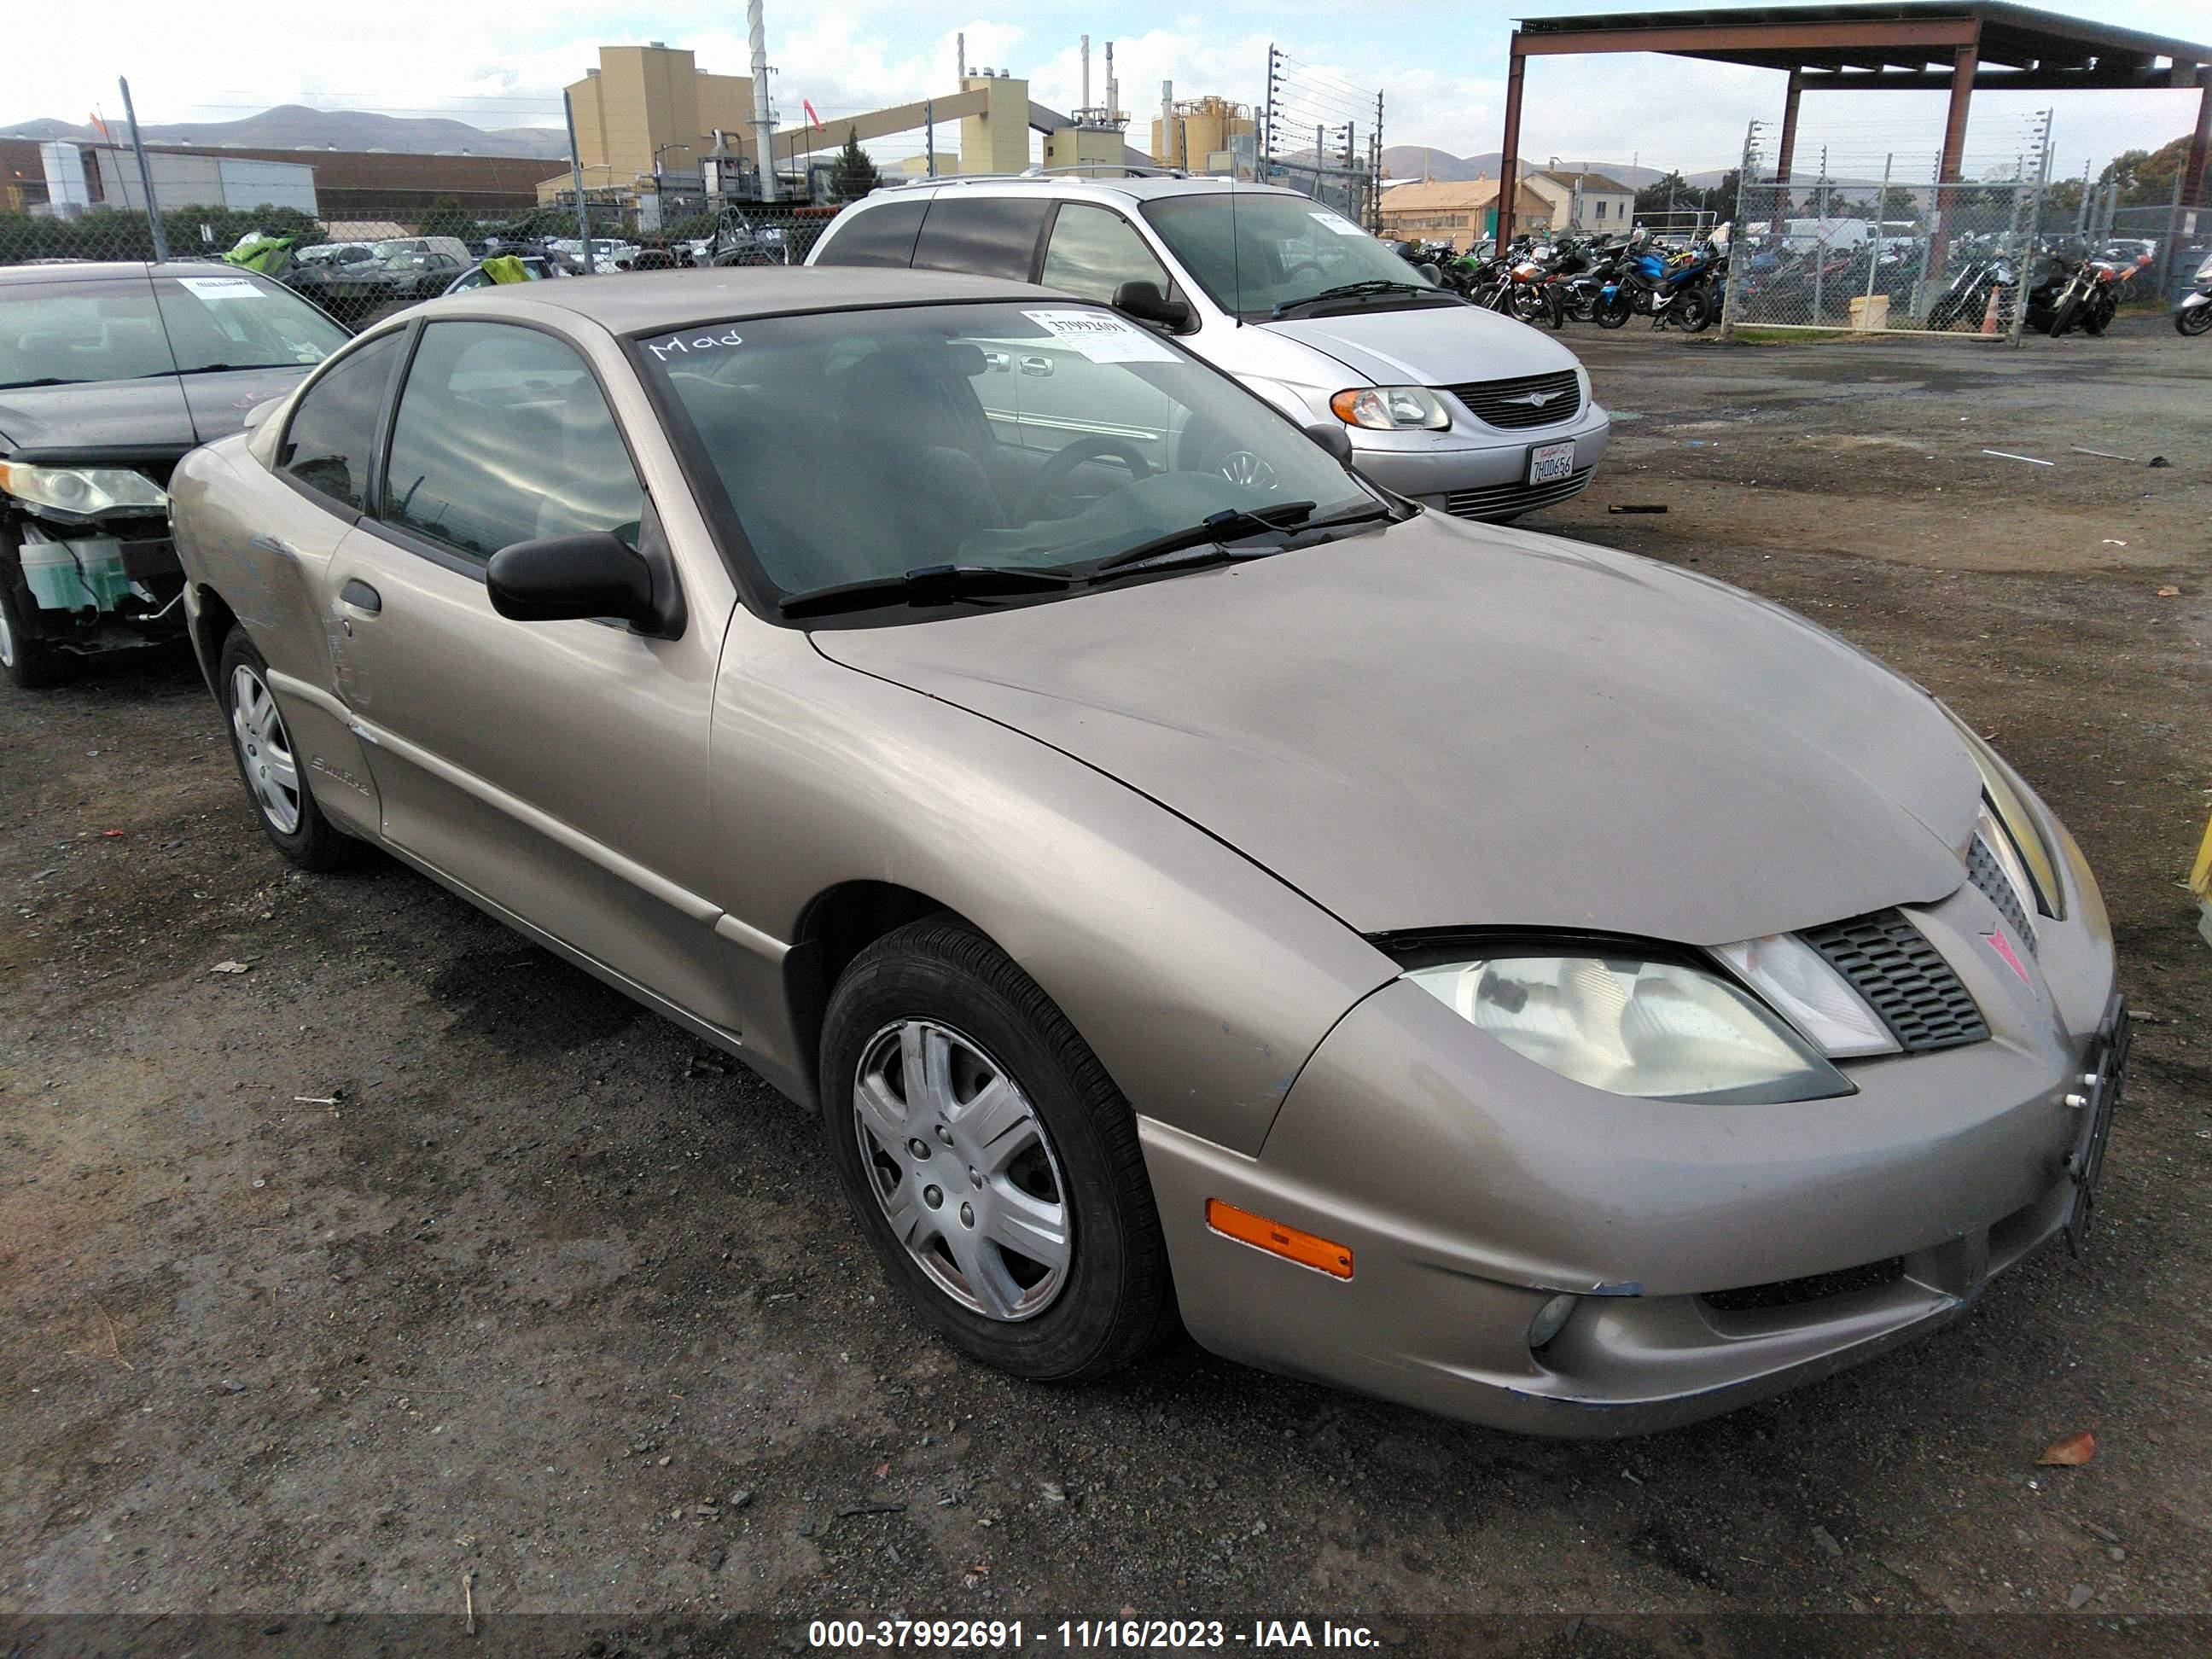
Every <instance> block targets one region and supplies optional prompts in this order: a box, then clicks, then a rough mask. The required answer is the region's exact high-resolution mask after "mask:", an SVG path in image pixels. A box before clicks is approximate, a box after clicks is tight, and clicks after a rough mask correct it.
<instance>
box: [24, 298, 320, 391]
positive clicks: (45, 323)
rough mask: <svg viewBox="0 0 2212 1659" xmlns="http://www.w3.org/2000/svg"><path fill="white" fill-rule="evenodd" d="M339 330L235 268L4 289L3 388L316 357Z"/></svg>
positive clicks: (315, 359) (270, 364)
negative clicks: (226, 272) (230, 271)
mask: <svg viewBox="0 0 2212 1659" xmlns="http://www.w3.org/2000/svg"><path fill="white" fill-rule="evenodd" d="M345 341H346V334H345V331H344V330H343V329H342V328H340V327H339V326H338V325H337V324H335V323H333V322H331V320H330V319H328V318H326V317H325V316H324V315H323V314H322V313H320V312H319V311H317V310H316V309H315V308H314V307H313V306H311V305H309V304H307V301H304V300H301V299H300V298H299V297H298V296H297V295H294V294H291V293H290V292H289V291H287V290H286V289H282V288H279V287H278V286H277V285H276V283H270V282H267V281H264V279H262V278H261V277H258V276H252V275H250V274H248V273H246V272H244V271H240V272H239V273H237V274H235V275H224V274H220V273H216V272H210V273H208V274H206V275H204V276H201V275H194V276H155V278H153V279H152V281H151V282H140V281H129V280H126V281H122V282H105V281H103V282H88V283H86V282H79V283H26V284H22V285H16V284H9V286H8V287H6V288H4V289H0V386H49V385H76V384H82V383H85V382H90V381H98V380H144V379H146V378H148V377H149V376H152V375H158V374H177V373H179V372H182V373H185V374H203V373H207V372H210V371H212V370H215V369H217V368H276V367H279V366H283V367H290V366H292V365H295V364H309V363H319V362H322V360H323V359H324V358H325V357H327V356H330V355H331V353H332V352H333V351H335V350H337V349H338V348H339V347H340V346H342V345H343V344H344V343H345Z"/></svg>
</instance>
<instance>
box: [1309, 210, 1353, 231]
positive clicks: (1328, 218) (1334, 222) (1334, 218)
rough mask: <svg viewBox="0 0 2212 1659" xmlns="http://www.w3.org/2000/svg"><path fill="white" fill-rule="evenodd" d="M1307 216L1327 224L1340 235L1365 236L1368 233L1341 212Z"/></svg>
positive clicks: (1319, 222)
mask: <svg viewBox="0 0 2212 1659" xmlns="http://www.w3.org/2000/svg"><path fill="white" fill-rule="evenodd" d="M1306 217H1307V218H1309V219H1311V220H1313V221H1314V222H1316V223H1318V224H1323V225H1327V226H1328V228H1330V229H1331V230H1333V231H1334V232H1335V233H1336V234H1338V235H1340V236H1364V235H1365V234H1367V233H1366V232H1365V231H1364V230H1362V229H1360V228H1359V227H1358V225H1355V224H1353V223H1352V221H1351V220H1349V219H1347V218H1346V217H1345V216H1343V215H1342V214H1340V213H1309V214H1308V215H1306Z"/></svg>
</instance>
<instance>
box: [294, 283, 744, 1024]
mask: <svg viewBox="0 0 2212 1659" xmlns="http://www.w3.org/2000/svg"><path fill="white" fill-rule="evenodd" d="M586 326H591V325H586ZM607 367H609V368H610V369H611V370H612V371H613V372H615V373H616V374H618V375H619V376H620V377H621V379H620V380H617V390H618V392H619V395H620V398H621V402H622V406H623V408H624V411H625V413H624V416H623V419H619V420H618V419H617V415H616V413H615V408H614V407H613V406H611V403H610V399H609V397H608V394H607V391H606V389H605V383H603V382H602V380H600V378H599V374H597V373H595V371H594V369H593V368H592V364H591V363H590V362H588V361H587V360H586V356H585V355H584V353H583V352H582V351H581V350H580V349H579V346H578V344H577V343H574V342H572V341H570V340H568V339H566V338H564V337H562V336H561V335H559V334H556V333H555V332H553V331H550V330H548V329H545V328H542V327H538V326H535V325H526V324H523V323H520V322H513V321H492V320H487V321H477V320H474V319H470V320H465V321H464V320H446V319H439V320H433V321H430V322H428V323H426V324H425V325H423V326H422V329H421V331H420V333H419V336H418V337H417V341H416V346H415V349H414V353H413V356H412V358H411V360H410V363H409V365H408V368H407V371H406V375H405V379H404V382H403V384H402V386H401V387H400V390H399V392H398V398H396V400H395V404H394V408H393V412H392V417H391V421H390V425H389V432H388V435H387V437H386V441H385V445H384V455H385V459H384V465H383V468H382V476H381V478H380V482H379V487H378V489H377V492H376V495H375V497H374V507H373V509H372V513H371V514H370V515H369V516H366V517H364V518H363V519H362V521H361V523H360V525H359V526H357V527H356V530H355V531H354V532H353V533H352V534H350V535H349V536H348V537H347V538H346V539H345V541H344V542H343V544H341V545H340V548H339V550H338V554H337V558H336V559H335V560H334V561H333V562H332V568H331V580H332V582H333V584H334V591H333V594H332V599H333V604H334V605H335V607H336V610H337V615H338V616H339V617H340V618H341V619H342V626H343V634H344V641H345V643H344V651H343V672H342V674H341V677H340V684H339V690H340V695H341V696H343V698H344V700H345V702H346V703H347V705H348V706H349V708H350V709H351V711H352V713H353V715H354V717H355V719H356V723H357V725H358V726H359V728H360V730H361V731H362V733H363V735H364V736H365V737H366V738H368V740H369V741H368V751H369V764H370V767H371V769H372V770H373V772H374V777H375V782H376V787H377V791H378V794H379V797H380V801H381V805H382V828H383V834H384V837H385V839H386V841H387V842H390V843H391V844H392V846H393V847H395V848H398V849H399V850H400V851H401V852H403V853H404V854H406V855H407V856H409V857H410V858H411V859H413V860H416V861H418V862H420V863H421V864H422V865H424V866H428V868H429V869H431V870H432V871H434V872H436V873H438V874H440V875H442V876H444V877H446V878H448V879H450V880H452V881H454V882H456V883H458V884H460V885H462V886H463V887H465V888H466V889H467V890H470V891H471V892H472V893H474V894H476V895H477V896H480V897H482V898H483V899H486V900H489V902H492V903H493V904H495V905H496V906H497V907H499V908H501V909H502V910H504V911H506V912H507V913H508V914H509V915H512V916H513V917H514V918H517V919H519V920H520V921H523V922H525V923H526V924H528V925H529V926H531V927H535V928H538V929H539V930H541V931H542V932H544V933H546V934H549V935H550V936H551V937H553V938H554V939H558V940H560V941H562V942H563V943H565V944H567V945H569V946H571V947H572V948H574V949H575V950H577V951H580V952H582V953H583V954H585V955H586V956H587V957H591V958H592V960H594V961H595V962H597V963H600V964H603V965H604V966H605V967H606V968H608V969H612V970H614V971H615V972H616V973H617V974H618V975H621V976H622V977H623V978H624V979H626V980H629V981H631V982H632V983H634V984H635V985H638V986H641V987H645V988H646V989H647V990H649V991H653V992H656V993H658V994H659V995H660V996H662V997H664V998H665V999H666V1000H669V1001H671V1002H672V1003H674V1004H675V1005H677V1006H678V1007H680V1008H683V1009H685V1010H688V1011H690V1012H692V1013H693V1014H695V1015H696V1016H698V1017H700V1018H704V1019H707V1020H709V1021H711V1022H713V1023H714V1024H717V1025H723V1026H729V1027H734V1026H735V1025H736V1024H737V1023H738V1022H737V1018H736V1010H735V1007H734V1006H733V1001H732V990H731V980H730V977H729V975H728V973H727V971H726V966H725V963H724V960H723V954H722V953H723V951H724V949H725V948H726V947H724V946H722V945H720V943H719V942H718V941H717V940H716V939H715V938H714V923H715V922H716V921H718V920H719V919H720V911H719V909H718V908H716V907H715V906H714V905H713V904H712V903H711V902H709V901H708V899H706V898H705V897H704V896H702V895H703V894H704V893H705V892H706V890H708V887H709V886H710V884H711V876H710V872H711V869H712V867H713V861H712V860H711V858H710V854H711V851H712V849H713V846H714V837H713V835H712V833H711V828H710V825H709V824H708V792H707V743H708V718H709V711H710V708H711V700H712V694H713V689H714V670H715V665H716V659H717V654H718V652H719V648H720V637H721V631H722V629H723V627H724V626H725V625H726V623H727V620H728V617H729V614H730V610H731V607H732V604H733V603H734V598H735V595H734V592H733V590H732V588H731V587H730V586H729V585H728V579H727V577H726V574H723V573H722V572H721V571H720V566H719V565H717V564H715V563H714V562H713V561H712V559H711V558H696V556H695V558H694V562H692V563H690V564H689V565H688V566H687V565H686V563H685V562H684V557H685V555H684V546H683V544H684V543H685V542H688V543H689V545H690V547H691V548H693V549H700V548H703V547H704V545H705V543H704V540H703V538H702V537H701V536H699V535H697V534H696V532H694V533H691V534H689V535H688V536H685V537H670V536H669V535H668V534H667V531H666V527H665V520H664V516H663V513H664V509H665V510H667V511H669V512H670V513H672V515H673V517H674V519H675V520H676V521H677V522H678V524H679V525H684V524H689V523H690V522H691V520H690V514H691V513H692V511H693V509H692V507H691V504H690V499H689V496H688V495H684V493H683V486H682V485H681V483H679V482H678V480H677V478H676V474H675V471H674V464H673V461H672V459H671V458H670V457H668V456H667V454H666V453H665V442H664V441H663V440H662V438H661V435H660V434H659V428H658V426H657V424H655V423H654V422H653V416H652V415H651V413H650V410H649V409H648V408H647V405H646V404H645V403H644V401H643V398H642V394H641V392H639V391H638V389H637V387H636V386H635V382H634V381H633V380H629V378H628V376H629V371H628V368H627V366H626V365H625V364H623V363H622V362H620V361H619V360H616V361H614V362H611V363H610V364H608V365H607ZM638 446H643V447H645V448H646V452H647V454H648V456H649V457H650V458H651V459H649V460H648V462H647V469H648V475H649V476H653V477H659V479H660V480H661V481H662V484H661V488H662V490H663V493H664V495H665V496H667V497H668V499H667V500H665V501H661V502H656V501H655V500H654V499H653V497H652V495H649V494H648V493H647V489H646V488H645V485H644V483H643V482H642V481H641V472H640V469H639V462H638V459H637V447H638ZM592 531H611V532H614V533H616V534H617V535H619V536H621V537H623V538H624V539H626V540H628V541H629V542H630V544H632V545H633V546H641V545H645V546H648V547H649V546H650V544H653V542H655V541H656V540H657V541H658V542H659V543H660V544H662V545H664V546H665V547H666V548H667V549H668V552H669V556H670V557H671V559H673V560H674V562H675V564H676V568H677V572H678V580H679V582H681V583H682V584H683V586H684V592H685V599H686V603H687V605H688V607H689V615H688V617H687V620H686V623H685V625H684V628H683V630H682V632H681V634H680V635H679V636H678V637H677V638H674V639H657V638H649V637H647V636H646V635H643V634H641V633H638V632H635V631H634V630H633V629H630V628H629V627H627V626H625V625H621V624H617V623H595V622H552V623H519V622H512V621H509V620H507V619H506V618H504V617H501V616H499V615H498V614H497V613H496V612H495V611H493V609H492V607H491V603H490V599H489V595H488V593H487V591H486V587H485V582H484V568H485V565H486V564H487V562H489V559H490V556H491V555H492V554H493V553H495V552H496V551H497V550H499V549H500V548H501V547H504V546H507V545H511V544H514V543H517V542H522V541H529V540H534V539H537V538H542V537H547V536H558V535H570V534H577V533H582V532H592Z"/></svg>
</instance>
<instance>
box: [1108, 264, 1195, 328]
mask: <svg viewBox="0 0 2212 1659" xmlns="http://www.w3.org/2000/svg"><path fill="white" fill-rule="evenodd" d="M1114 309H1115V310H1116V311H1118V312H1120V313H1122V314H1123V315H1124V316H1127V317H1133V318H1135V319H1137V320H1138V321H1139V322H1140V323H1158V324H1159V325H1160V326H1161V327H1163V328H1171V329H1185V328H1188V327H1189V326H1190V324H1191V309H1190V301H1188V300H1170V299H1169V298H1168V296H1167V295H1164V294H1163V293H1161V292H1160V285H1159V284H1158V283H1155V282H1152V281H1150V280H1148V279H1146V278H1145V277H1141V276H1140V277H1138V278H1137V279H1136V280H1135V281H1133V282H1127V283H1121V284H1120V285H1119V286H1118V287H1116V288H1115V290H1114Z"/></svg>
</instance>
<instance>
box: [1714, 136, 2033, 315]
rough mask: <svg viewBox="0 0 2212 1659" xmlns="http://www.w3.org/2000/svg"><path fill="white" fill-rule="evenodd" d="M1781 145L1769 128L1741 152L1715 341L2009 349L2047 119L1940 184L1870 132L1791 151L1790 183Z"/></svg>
mask: <svg viewBox="0 0 2212 1659" xmlns="http://www.w3.org/2000/svg"><path fill="white" fill-rule="evenodd" d="M1899 136H1900V137H1905V136H1907V135H1903V134H1900V135H1899ZM1910 136H1912V137H1920V136H1921V135H1919V134H1913V135H1910ZM1779 137H1780V133H1779V129H1778V127H1777V126H1775V125H1773V124H1771V123H1768V122H1761V121H1754V122H1753V123H1752V125H1751V128H1750V131H1749V133H1748V135H1747V137H1746V140H1745V143H1744V155H1743V170H1742V173H1741V184H1740V185H1739V186H1738V191H1737V197H1736V214H1735V228H1734V230H1733V233H1732V238H1731V242H1730V246H1729V279H1728V289H1727V293H1726V295H1725V296H1724V298H1723V310H1722V329H1723V333H1729V334H1732V333H1735V332H1736V331H1740V330H1743V329H1795V330H1803V331H1820V332H1825V333H1833V332H1851V333H1916V332H1917V333H1941V334H1965V335H1972V336H1977V337H1985V336H1990V335H1996V336H2002V337H2004V338H2006V339H2008V340H2009V341H2011V342H2012V343H2014V344H2015V345H2016V344H2018V343H2019V341H2020V332H2021V325H2022V323H2023V321H2024V320H2025V318H2026V306H2025V303H2024V292H2025V286H2026V284H2025V283H2024V281H2023V280H2022V279H2023V278H2024V277H2026V276H2028V274H2029V273H2032V272H2033V270H2035V268H2036V266H2037V263H2038V261H2037V258H2036V251H2037V239H2038V233H2039V227H2040V219H2041V214H2042V206H2043V197H2044V191H2045V185H2046V183H2047V180H2048V177H2049V167H2050V156H2051V118H2050V113H2049V112H2047V111H2045V112H2042V113H2040V114H2039V115H2036V116H2034V117H2033V118H2030V119H2028V120H2027V122H2025V123H2024V124H2023V125H2021V127H2020V128H2019V129H2018V130H2017V131H2016V132H2015V136H2014V138H2013V142H2012V143H2009V144H2007V145H2005V146H2003V147H2002V149H2000V150H1999V151H1998V152H1997V153H1996V155H1987V156H1978V157H1977V158H1976V161H1975V163H1974V164H1973V165H1962V167H1960V178H1958V179H1955V180H1954V181H1951V182H1949V183H1945V182H1943V180H1942V176H1941V171H1942V169H1941V158H1940V155H1938V154H1936V153H1931V152H1929V151H1927V150H1924V149H1921V150H1911V151H1907V150H1900V149H1887V148H1881V147H1879V146H1881V141H1882V137H1883V135H1882V133H1881V131H1880V130H1878V129H1869V128H1863V127H1862V128H1857V129H1855V130H1854V131H1853V134H1852V136H1851V137H1850V141H1849V142H1848V143H1830V144H1817V143H1807V142H1805V141H1804V140H1802V139H1801V140H1800V141H1799V143H1798V144H1797V147H1796V156H1797V165H1796V167H1794V168H1793V170H1792V176H1791V177H1790V178H1788V179H1778V177H1777V176H1776V175H1777V173H1778V172H1779V171H1780V167H1779V155H1778V140H1779ZM1808 162H1809V163H1810V165H1809V166H1808V165H1806V164H1807V163H1808Z"/></svg>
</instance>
